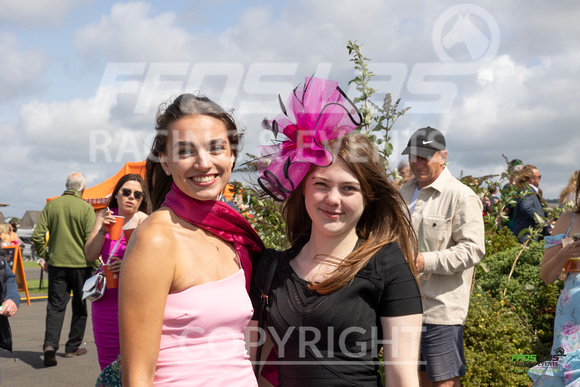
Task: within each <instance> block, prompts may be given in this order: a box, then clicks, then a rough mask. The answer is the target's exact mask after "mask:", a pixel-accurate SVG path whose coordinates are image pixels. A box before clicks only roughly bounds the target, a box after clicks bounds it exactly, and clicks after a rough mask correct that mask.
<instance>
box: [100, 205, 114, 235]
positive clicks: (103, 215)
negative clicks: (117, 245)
mask: <svg viewBox="0 0 580 387" xmlns="http://www.w3.org/2000/svg"><path fill="white" fill-rule="evenodd" d="M99 221H100V224H101V227H100V230H101V231H102V232H103V233H105V234H108V233H109V230H110V228H111V225H112V224H113V223H115V217H114V216H113V211H111V210H109V209H106V210H103V211H101V212H99V213H98V214H97V223H99Z"/></svg>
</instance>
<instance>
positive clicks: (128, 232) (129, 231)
mask: <svg viewBox="0 0 580 387" xmlns="http://www.w3.org/2000/svg"><path fill="white" fill-rule="evenodd" d="M133 231H135V229H134V228H128V229H126V230H123V234H125V243H129V239H131V235H133Z"/></svg>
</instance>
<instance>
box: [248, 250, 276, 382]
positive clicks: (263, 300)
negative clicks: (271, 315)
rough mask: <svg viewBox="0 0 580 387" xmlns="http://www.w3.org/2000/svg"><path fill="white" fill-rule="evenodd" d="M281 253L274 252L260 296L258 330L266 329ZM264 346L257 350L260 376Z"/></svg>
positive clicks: (257, 367)
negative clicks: (267, 310)
mask: <svg viewBox="0 0 580 387" xmlns="http://www.w3.org/2000/svg"><path fill="white" fill-rule="evenodd" d="M280 255H281V254H274V257H273V258H272V263H271V264H270V270H269V271H268V277H267V278H266V284H265V286H264V291H263V292H262V294H261V296H260V309H259V310H258V332H259V333H261V332H263V331H264V327H265V326H266V317H267V312H266V307H267V306H268V294H269V293H270V288H271V287H272V282H273V281H274V275H275V274H276V267H277V266H278V261H279V260H280ZM262 347H263V345H260V346H259V347H258V348H257V350H256V362H255V364H254V374H256V378H258V376H259V373H260V359H261V358H262Z"/></svg>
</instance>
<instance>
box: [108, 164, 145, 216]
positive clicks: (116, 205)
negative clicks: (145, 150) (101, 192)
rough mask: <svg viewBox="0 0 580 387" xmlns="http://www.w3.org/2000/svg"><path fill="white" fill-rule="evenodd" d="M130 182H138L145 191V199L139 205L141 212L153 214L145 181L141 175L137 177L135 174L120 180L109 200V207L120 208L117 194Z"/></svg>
mask: <svg viewBox="0 0 580 387" xmlns="http://www.w3.org/2000/svg"><path fill="white" fill-rule="evenodd" d="M128 181H136V182H137V183H139V184H141V189H142V190H143V199H141V204H140V205H139V211H142V212H144V213H146V214H149V213H151V201H150V200H149V195H148V194H147V189H146V187H145V180H143V178H142V177H141V175H137V174H134V173H130V174H127V175H125V176H123V177H121V178H120V179H119V181H118V182H117V184H116V185H115V188H114V189H113V194H112V195H111V199H110V200H109V204H108V207H109V208H119V203H118V202H117V194H118V193H119V190H120V189H121V187H123V184H125V183H126V182H128Z"/></svg>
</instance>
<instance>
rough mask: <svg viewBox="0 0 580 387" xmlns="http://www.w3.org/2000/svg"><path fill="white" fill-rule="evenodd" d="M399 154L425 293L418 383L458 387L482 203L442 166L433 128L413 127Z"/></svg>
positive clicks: (441, 146) (441, 143)
mask: <svg viewBox="0 0 580 387" xmlns="http://www.w3.org/2000/svg"><path fill="white" fill-rule="evenodd" d="M402 154H404V155H409V165H410V167H411V172H412V173H413V176H414V177H413V178H411V180H410V181H408V182H407V183H406V184H405V185H403V186H402V187H401V189H400V192H401V195H402V196H403V198H404V199H405V202H406V203H407V205H408V206H409V211H410V213H411V221H412V223H413V228H414V229H415V232H416V233H417V237H418V240H419V254H418V255H417V257H416V260H415V265H416V268H417V273H419V277H420V280H421V287H422V290H423V294H424V296H425V297H424V303H425V305H424V310H425V312H424V313H423V334H422V336H421V358H420V360H421V361H422V363H421V365H420V367H419V371H420V373H419V374H420V378H421V386H460V385H461V380H460V377H461V376H463V375H465V358H464V353H463V324H464V323H465V319H466V317H467V309H468V307H469V295H470V289H471V282H472V276H473V270H474V267H475V266H476V265H477V264H478V263H479V261H480V260H481V259H482V258H483V255H484V254H485V244H484V227H483V217H482V207H483V206H482V203H481V200H479V198H478V197H477V195H476V194H475V193H474V192H473V191H472V190H471V189H470V188H469V187H467V186H465V185H464V184H463V183H461V182H460V181H459V180H457V179H456V178H454V177H453V176H452V175H451V173H450V172H449V170H448V169H447V168H446V167H445V161H446V160H447V146H446V142H445V137H444V136H443V134H442V133H441V132H440V131H438V130H437V129H434V128H431V127H426V128H422V129H419V130H417V131H416V132H415V133H414V134H413V135H412V136H411V138H410V140H409V143H408V144H407V147H406V148H405V150H404V151H403V153H402Z"/></svg>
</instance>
